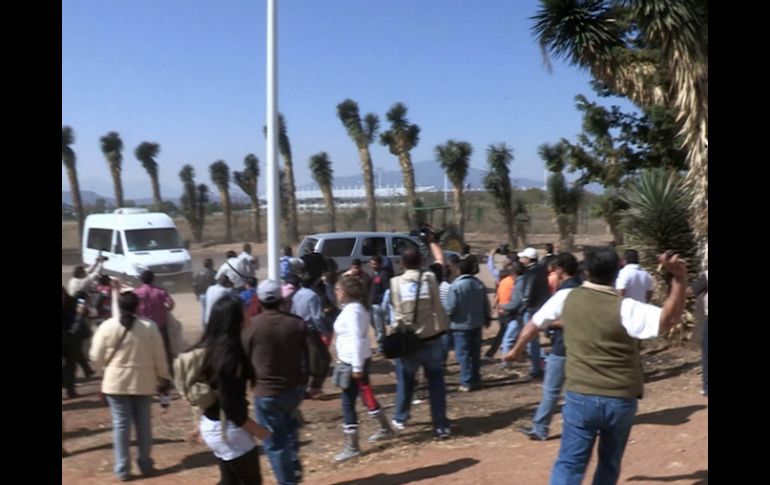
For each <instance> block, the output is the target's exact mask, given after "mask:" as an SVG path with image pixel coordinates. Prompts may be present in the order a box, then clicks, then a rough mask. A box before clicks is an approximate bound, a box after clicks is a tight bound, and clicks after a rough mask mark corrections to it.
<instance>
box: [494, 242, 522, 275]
mask: <svg viewBox="0 0 770 485" xmlns="http://www.w3.org/2000/svg"><path fill="white" fill-rule="evenodd" d="M495 254H500V255H502V256H506V257H507V258H508V261H507V262H506V263H505V264H506V265H507V264H510V263H511V262H513V261H517V260H518V258H517V257H516V253H511V250H510V249H509V248H508V245H507V244H501V245H499V246H497V247H496V248H494V249H490V250H489V254H488V255H487V269H488V270H489V272H490V273H491V274H492V277H494V278H495V285H497V284H499V283H500V270H499V269H497V267H495ZM511 254H513V257H512V256H511Z"/></svg>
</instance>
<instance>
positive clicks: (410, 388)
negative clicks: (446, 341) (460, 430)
mask: <svg viewBox="0 0 770 485" xmlns="http://www.w3.org/2000/svg"><path fill="white" fill-rule="evenodd" d="M442 357H443V346H442V345H441V339H440V338H435V339H433V340H430V341H428V342H422V344H421V346H420V348H419V349H417V351H416V352H414V353H413V354H411V355H408V356H406V357H402V358H400V359H396V381H397V382H396V412H395V414H394V415H393V418H394V419H395V420H396V421H401V422H406V421H407V420H408V419H409V409H410V408H411V406H412V394H414V375H415V373H416V372H417V369H418V368H419V367H420V366H422V368H423V373H424V374H425V378H426V379H427V380H428V392H429V393H430V415H431V418H432V419H433V429H434V430H435V429H437V428H448V427H449V419H447V417H446V386H445V384H444V366H443V365H442Z"/></svg>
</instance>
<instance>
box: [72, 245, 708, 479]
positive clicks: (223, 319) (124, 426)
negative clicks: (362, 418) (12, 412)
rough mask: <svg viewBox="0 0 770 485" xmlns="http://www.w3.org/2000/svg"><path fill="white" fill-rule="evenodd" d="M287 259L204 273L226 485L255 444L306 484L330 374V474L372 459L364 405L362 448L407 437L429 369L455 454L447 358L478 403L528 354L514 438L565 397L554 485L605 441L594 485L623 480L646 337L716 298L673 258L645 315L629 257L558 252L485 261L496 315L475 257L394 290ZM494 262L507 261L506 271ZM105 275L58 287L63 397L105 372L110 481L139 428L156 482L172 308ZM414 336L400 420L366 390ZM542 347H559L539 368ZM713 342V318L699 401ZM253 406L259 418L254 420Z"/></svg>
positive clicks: (87, 272)
mask: <svg viewBox="0 0 770 485" xmlns="http://www.w3.org/2000/svg"><path fill="white" fill-rule="evenodd" d="M283 253H284V254H283V256H282V257H281V260H280V276H281V281H274V280H265V281H262V282H261V283H259V282H258V281H257V279H256V270H257V269H258V259H257V258H256V257H255V256H253V255H252V252H251V246H250V245H248V244H247V245H244V247H243V251H242V252H241V254H240V255H239V254H236V253H235V252H234V251H229V252H228V253H227V254H226V255H225V261H224V263H223V264H222V265H221V266H220V267H219V269H218V270H217V271H215V270H214V265H213V261H212V260H211V259H206V260H205V262H204V265H203V268H202V269H201V270H199V271H198V272H197V273H196V274H195V276H194V281H193V288H192V290H193V292H194V294H195V295H196V298H197V299H198V301H199V302H200V305H201V326H202V337H201V339H200V341H199V342H197V343H196V344H195V345H193V346H192V347H191V349H198V350H199V351H202V352H203V353H202V354H201V355H202V356H203V357H202V359H203V360H202V364H201V366H202V367H201V368H202V370H201V376H200V380H201V382H205V383H206V384H207V385H209V386H210V387H211V389H213V390H214V391H215V392H216V396H217V398H216V399H215V400H214V402H213V404H210V405H207V406H206V408H205V409H200V410H199V413H198V414H196V420H197V423H196V433H194V434H195V435H196V436H197V437H198V438H200V439H202V440H203V441H204V442H205V443H206V444H207V445H208V446H209V448H210V449H211V450H212V451H213V453H214V455H215V456H216V458H217V460H218V463H219V468H220V474H221V481H220V483H223V484H230V483H233V484H237V483H241V484H253V483H261V474H260V470H259V461H258V458H257V440H261V441H262V449H263V452H264V454H265V456H266V457H267V458H268V461H269V463H270V466H271V468H272V471H273V473H274V475H275V478H276V481H277V482H278V483H280V484H294V483H299V482H300V481H301V480H302V476H303V469H302V463H301V458H300V449H299V438H298V429H299V426H300V422H301V414H300V412H299V408H300V405H301V403H302V401H303V400H304V399H324V398H326V397H327V396H325V395H324V393H323V387H324V383H325V381H326V379H327V378H328V376H329V375H330V370H331V368H332V367H333V369H334V372H333V383H334V385H335V386H337V387H338V388H339V391H340V396H341V398H340V403H341V408H342V415H343V423H342V430H341V431H342V433H341V438H342V439H341V442H342V446H341V451H340V452H339V453H338V454H336V455H335V461H338V462H343V461H346V460H349V459H351V458H354V457H356V456H358V455H360V454H361V453H362V450H361V445H360V441H359V437H358V416H357V412H356V402H357V400H358V398H359V397H360V398H361V400H362V402H363V404H364V406H365V407H366V409H367V411H368V414H369V416H370V417H371V418H372V419H374V420H375V422H376V423H377V431H376V433H375V434H373V435H372V436H370V437H369V439H368V440H369V442H376V441H380V440H386V439H389V438H392V437H393V436H395V435H396V434H397V433H398V432H399V431H401V430H404V429H405V428H406V427H407V426H409V419H410V409H411V406H412V403H413V397H414V393H415V388H416V374H417V372H418V370H419V369H420V368H422V369H423V375H424V378H425V380H426V381H427V389H428V401H429V407H430V415H431V420H432V429H433V433H434V436H435V437H436V438H437V439H448V438H450V437H451V428H452V425H451V423H450V421H449V419H448V417H447V405H448V403H447V385H446V382H445V368H446V364H447V360H448V357H449V354H450V353H453V354H454V358H455V359H456V360H457V362H458V364H459V367H460V383H459V387H458V390H459V391H461V392H475V391H478V390H480V389H482V388H483V379H482V375H481V362H482V361H483V360H484V359H487V360H492V359H496V358H497V356H498V355H499V358H500V365H501V366H502V367H503V368H506V369H507V368H510V366H511V362H515V361H518V360H519V359H520V358H521V357H522V356H523V355H524V353H525V351H528V354H529V360H530V365H529V374H530V377H531V379H532V380H536V381H542V384H543V397H542V400H541V402H540V405H539V406H538V408H537V410H536V412H535V415H534V417H533V419H532V426H531V427H526V428H521V429H520V431H521V432H522V433H524V434H525V435H526V436H527V438H529V439H532V440H538V441H544V440H546V439H547V438H548V433H549V426H550V422H551V419H552V416H553V413H554V410H555V408H556V405H557V403H558V401H559V398H560V395H561V393H562V391H564V392H565V396H564V399H565V405H564V407H563V409H562V414H563V417H564V430H563V432H562V441H561V449H560V452H559V457H558V459H557V461H556V463H555V465H554V468H553V471H552V477H551V483H552V484H566V483H580V481H581V480H582V477H583V474H584V473H585V469H586V466H587V462H588V458H589V457H590V451H591V447H592V446H593V444H594V441H595V440H596V439H597V436H598V437H599V442H600V443H599V465H598V467H597V471H596V474H595V478H594V482H595V483H615V482H616V481H617V477H618V475H619V472H620V462H621V458H622V455H623V450H624V448H625V443H626V441H627V439H628V435H629V433H630V429H631V425H632V423H633V417H634V415H635V413H636V400H637V399H638V398H639V397H641V395H642V392H643V386H642V373H641V364H640V356H639V346H638V340H639V339H646V338H652V337H656V336H658V335H661V334H663V333H664V332H666V331H667V330H668V329H669V328H670V327H671V326H672V325H674V324H675V323H676V322H677V321H678V319H679V318H680V317H681V314H682V310H683V307H684V303H685V299H686V297H687V295H688V294H690V295H692V294H696V293H702V292H705V293H706V294H707V279H706V283H705V288H704V285H703V284H702V282H700V280H699V282H698V286H697V287H694V288H690V289H687V287H686V274H687V272H686V267H685V265H684V262H683V261H682V260H681V259H680V258H679V257H678V256H677V255H674V254H670V253H666V254H663V255H661V257H660V264H661V265H662V267H665V268H666V270H667V271H668V272H669V274H670V275H671V282H670V289H669V292H668V295H667V297H666V299H665V302H664V304H663V306H662V308H660V307H657V306H654V305H651V304H649V301H650V298H651V296H652V293H653V290H654V289H655V288H654V282H653V281H654V279H653V278H652V277H651V276H650V274H649V273H647V272H646V271H645V270H644V269H642V268H641V267H640V266H639V258H638V254H637V253H636V251H633V250H628V251H626V252H625V253H624V255H623V258H620V257H619V255H618V254H617V253H616V252H615V249H614V248H612V247H602V248H587V249H586V250H585V252H584V259H583V260H582V261H581V262H578V260H577V258H576V257H575V256H574V255H573V254H571V253H568V252H557V251H555V250H554V248H553V246H552V245H549V246H548V247H546V254H545V255H544V256H543V257H539V255H538V251H537V250H536V249H535V248H532V247H528V248H525V249H523V250H521V251H518V252H507V251H500V250H499V249H498V250H497V251H495V250H492V251H490V254H489V257H488V259H487V265H488V269H489V270H490V273H491V274H492V276H493V278H494V280H495V286H496V288H494V290H495V291H494V295H495V296H494V298H493V300H492V302H491V304H490V300H489V298H488V297H487V288H486V287H485V285H484V283H483V282H482V281H481V280H480V279H479V278H478V277H477V276H476V274H477V273H478V267H479V265H478V259H477V257H476V256H474V255H471V254H463V255H461V256H456V255H453V256H450V257H449V258H447V260H446V261H436V260H432V261H423V256H422V254H421V253H420V252H419V251H418V250H414V249H411V248H409V249H406V250H404V251H403V253H402V255H401V266H402V268H401V269H403V272H402V273H401V274H400V275H396V274H395V270H394V267H393V264H392V262H391V261H390V260H389V258H387V257H384V256H374V257H372V258H371V259H370V260H369V261H368V266H369V268H368V271H366V270H365V269H364V268H365V264H364V263H363V262H362V261H360V260H356V261H354V262H353V264H352V265H351V267H350V268H349V269H348V270H347V271H345V272H343V273H341V274H339V272H338V271H337V267H336V265H334V264H333V261H332V260H327V259H325V258H324V257H323V256H322V255H320V254H318V253H315V252H310V253H308V254H306V255H305V256H304V257H303V258H295V257H293V255H292V250H291V248H290V247H286V248H284V251H283ZM466 253H469V252H466ZM495 253H498V254H500V253H502V255H503V257H504V259H505V263H504V264H503V266H502V267H501V268H498V267H497V265H496V264H495ZM434 254H435V252H434ZM428 263H430V264H428ZM100 269H101V261H97V263H96V264H95V265H94V266H93V267H91V268H87V269H86V268H83V267H78V268H76V269H75V272H74V274H73V278H72V280H71V281H70V282H69V284H68V286H67V288H66V289H65V288H64V287H62V357H63V367H62V386H63V387H64V388H65V389H66V391H67V395H68V397H69V398H73V397H76V396H77V394H76V392H75V387H74V380H75V379H74V376H75V371H76V367H77V365H81V366H82V367H83V371H84V374H85V375H86V377H90V376H91V375H93V374H94V371H93V370H92V369H91V368H90V365H89V362H88V359H86V357H85V355H89V356H90V360H91V362H92V363H93V364H94V365H95V366H96V367H97V369H103V370H102V373H103V377H102V386H101V391H102V393H103V394H104V395H105V397H106V401H107V403H108V405H109V406H110V410H111V413H112V418H113V447H114V454H115V466H114V472H115V474H116V476H117V477H118V478H119V479H122V480H126V479H129V478H130V468H131V467H130V454H129V450H128V448H129V447H128V444H129V441H128V437H129V435H130V427H131V425H132V423H133V425H134V426H135V427H136V433H137V446H138V451H139V457H138V461H137V464H138V466H139V469H140V472H141V473H142V474H143V475H151V474H152V473H153V461H152V458H151V456H150V445H151V439H152V438H151V436H152V434H151V422H150V421H151V420H150V413H149V404H150V402H151V397H152V396H153V395H156V394H158V393H161V394H166V393H168V391H169V388H170V387H171V378H172V376H171V373H172V368H173V366H172V361H173V358H174V357H175V356H176V355H177V354H179V353H180V350H181V349H179V347H178V345H175V343H174V341H175V340H176V338H175V336H174V335H175V332H174V330H173V324H174V322H175V320H174V319H173V317H171V313H170V312H171V310H173V308H174V306H175V302H174V300H173V298H172V297H171V296H170V295H169V294H168V293H167V292H166V291H165V290H163V289H162V288H160V287H158V286H155V285H154V284H153V280H154V275H153V273H152V272H151V271H145V272H144V273H143V274H142V275H141V281H142V285H141V286H139V287H138V288H135V289H132V288H130V287H125V286H123V285H121V283H120V282H119V281H118V280H116V279H111V278H109V277H104V276H101V275H100ZM706 278H707V276H706ZM706 315H707V313H706ZM495 316H496V319H497V322H498V324H499V329H498V331H497V332H496V335H495V337H494V339H493V340H492V342H491V345H490V347H489V348H488V349H487V352H486V353H485V354H484V355H483V356H482V354H481V350H482V332H483V329H484V328H487V327H489V326H490V325H491V324H492V322H493V320H495ZM92 331H93V337H92V336H91V332H92ZM403 331H410V332H412V333H414V335H415V336H416V338H417V344H416V345H415V347H414V348H412V349H410V351H409V352H407V353H405V354H403V355H400V356H399V357H398V358H396V359H394V365H395V375H396V397H395V408H394V410H393V414H392V416H391V417H390V419H389V418H388V417H387V416H386V414H385V412H384V410H383V408H382V406H381V405H380V403H379V401H378V399H377V397H376V396H375V394H374V392H373V390H372V386H371V383H370V369H371V365H372V358H373V356H374V355H377V354H380V353H382V352H383V348H384V344H385V341H386V339H388V338H389V336H390V335H393V334H394V333H396V332H403ZM541 332H546V334H547V336H548V337H549V338H550V352H548V354H547V356H545V359H543V358H542V357H543V349H542V348H541V346H540V340H541V339H540V333H541ZM372 334H373V337H374V341H375V342H376V344H375V345H374V347H373V348H372V345H371V344H370V335H372ZM707 336H708V333H707V317H706V322H705V323H704V342H705V343H704V359H703V366H704V371H703V379H704V384H703V391H704V394H707V389H708V387H707V375H708V374H707V362H708V358H707V348H706V346H707V338H708V337H707ZM91 337H92V338H91ZM89 340H92V342H89ZM332 343H333V344H334V354H335V356H336V362H335V363H334V364H332V353H331V351H330V346H331V345H332ZM247 393H251V396H252V398H253V403H254V408H255V410H256V412H255V416H254V418H253V419H252V418H251V417H249V416H248V400H247ZM63 425H64V424H63ZM62 453H63V454H64V453H65V451H64V447H63V448H62Z"/></svg>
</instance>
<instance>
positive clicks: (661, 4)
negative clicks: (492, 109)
mask: <svg viewBox="0 0 770 485" xmlns="http://www.w3.org/2000/svg"><path fill="white" fill-rule="evenodd" d="M533 20H534V22H535V23H534V26H533V31H534V33H535V35H536V37H537V39H538V41H539V43H540V45H541V47H542V49H543V52H544V53H547V52H550V53H551V54H552V55H554V56H555V57H561V58H565V59H566V60H568V61H569V62H570V63H571V64H573V65H577V66H579V67H581V68H583V69H587V70H588V71H590V73H591V75H592V76H593V77H594V78H595V79H596V80H597V81H600V82H601V83H603V84H605V85H606V86H607V87H608V88H609V89H610V90H611V91H612V92H614V93H617V94H618V95H621V96H625V97H628V98H629V99H630V100H631V101H633V102H634V103H636V104H637V105H639V106H652V105H664V106H673V107H675V108H676V109H677V111H678V115H679V118H680V119H681V120H682V134H683V136H684V147H685V148H686V149H687V161H688V165H689V171H688V174H687V182H688V183H689V184H691V186H692V189H693V190H692V194H693V196H692V198H691V202H690V217H691V218H692V221H693V229H694V233H695V235H696V238H697V240H698V246H699V252H700V257H701V261H702V263H703V266H704V267H705V268H707V267H708V257H707V255H708V4H707V2H705V1H702V0H593V1H578V0H542V1H541V7H540V9H539V10H538V12H537V14H536V15H535V16H534V17H533Z"/></svg>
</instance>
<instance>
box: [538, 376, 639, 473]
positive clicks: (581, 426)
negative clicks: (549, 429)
mask: <svg viewBox="0 0 770 485" xmlns="http://www.w3.org/2000/svg"><path fill="white" fill-rule="evenodd" d="M565 401H566V402H565V404H564V407H563V408H562V416H563V417H564V429H563V431H562V435H561V448H560V449H559V457H558V458H557V459H556V463H554V465H553V470H552V472H551V482H550V483H551V485H580V483H581V482H582V481H583V475H584V474H585V471H586V466H587V465H588V461H589V460H590V459H591V451H592V449H593V445H594V442H595V441H596V437H597V436H598V437H599V463H598V464H597V466H596V473H595V474H594V480H593V482H592V483H593V485H614V484H615V483H617V481H618V476H619V475H620V462H621V460H622V458H623V452H624V451H625V449H626V442H628V435H629V434H630V433H631V426H632V425H633V424H634V416H635V415H636V407H637V399H636V398H635V397H629V398H618V397H606V396H592V395H588V394H578V393H576V392H571V391H567V393H566V394H565Z"/></svg>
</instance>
